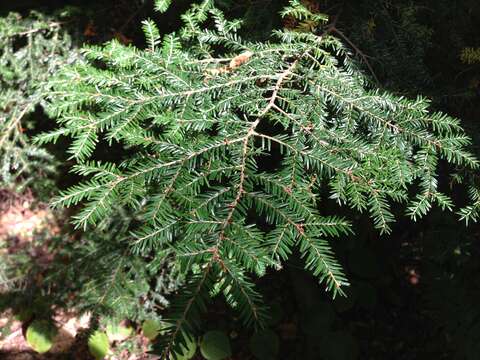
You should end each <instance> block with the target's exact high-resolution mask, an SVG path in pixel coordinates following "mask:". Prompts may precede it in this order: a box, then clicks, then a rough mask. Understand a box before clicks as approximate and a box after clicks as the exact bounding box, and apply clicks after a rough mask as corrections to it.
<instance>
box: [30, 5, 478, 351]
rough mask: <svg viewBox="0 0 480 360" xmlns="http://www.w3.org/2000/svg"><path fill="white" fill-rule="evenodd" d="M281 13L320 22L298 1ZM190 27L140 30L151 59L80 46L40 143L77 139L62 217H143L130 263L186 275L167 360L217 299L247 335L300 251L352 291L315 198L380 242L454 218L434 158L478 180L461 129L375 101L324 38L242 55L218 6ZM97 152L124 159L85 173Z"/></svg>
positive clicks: (407, 103)
mask: <svg viewBox="0 0 480 360" xmlns="http://www.w3.org/2000/svg"><path fill="white" fill-rule="evenodd" d="M164 3H168V2H165V1H163V2H162V1H159V2H158V4H160V5H158V4H157V7H159V9H160V10H162V11H165V10H166V7H164V6H163V5H162V4H164ZM283 15H285V16H287V15H288V16H294V15H299V16H301V18H302V19H303V20H305V19H308V18H312V19H313V18H314V19H315V20H316V21H318V20H319V19H320V18H319V17H318V15H313V14H310V13H309V12H308V10H306V9H305V8H303V7H302V6H301V5H299V3H298V2H293V3H292V7H291V8H289V9H287V10H286V11H284V13H283ZM183 19H184V21H185V26H184V28H183V30H182V31H181V33H180V34H170V35H166V36H164V37H163V38H161V37H160V35H159V32H158V30H157V28H156V26H155V24H154V23H153V22H151V21H146V22H145V23H144V30H145V33H146V37H147V44H148V46H147V49H145V50H139V49H136V48H134V47H131V46H124V45H121V44H120V43H118V42H116V41H112V42H110V43H109V44H108V45H106V46H104V47H96V46H94V47H87V48H85V49H84V50H83V53H84V55H85V57H86V59H87V60H88V61H87V62H86V63H80V64H77V65H73V66H68V67H66V68H64V69H62V71H61V74H60V75H59V76H58V77H57V78H56V79H55V80H54V81H53V85H54V91H53V92H50V94H49V98H50V103H51V107H52V111H53V112H55V113H56V115H57V116H58V123H59V125H60V127H59V128H58V129H57V130H55V131H53V132H51V133H48V134H45V135H43V136H41V137H40V138H39V141H40V142H46V141H56V140H57V139H58V138H59V137H60V136H62V135H66V136H69V137H71V138H72V140H73V141H72V143H71V146H70V148H69V150H68V151H69V153H70V154H71V156H72V158H73V159H75V160H76V161H77V165H76V166H75V167H74V169H73V171H74V172H76V173H77V174H79V175H82V176H85V177H87V178H88V179H87V180H85V181H84V182H82V183H80V184H79V185H76V186H73V187H72V188H70V189H68V190H67V191H65V192H62V193H61V194H60V195H59V196H58V198H57V199H56V200H55V204H56V205H64V206H72V205H76V204H78V203H83V207H82V210H81V211H80V212H79V213H78V214H77V215H76V216H75V223H76V224H77V226H79V227H82V228H87V227H88V226H89V225H95V224H97V223H98V222H99V221H100V220H101V219H104V218H106V217H109V216H111V214H112V212H113V211H114V209H115V208H116V207H118V206H124V207H127V208H130V209H131V210H132V211H133V212H134V213H135V214H136V216H137V217H138V219H139V221H137V223H138V225H135V226H132V227H131V233H130V236H129V238H128V240H127V241H128V242H129V243H130V245H131V252H130V253H131V255H132V256H137V257H141V258H143V259H146V260H145V261H147V262H148V261H152V262H153V263H155V261H157V262H158V258H157V257H162V258H164V257H165V256H166V254H169V255H170V256H173V257H174V258H175V261H176V262H177V264H178V266H179V268H180V269H182V271H183V272H184V274H186V276H187V283H186V285H185V288H184V289H182V290H181V291H180V292H179V296H178V297H179V298H178V299H176V300H175V301H174V302H173V303H172V311H171V314H170V318H169V320H170V329H169V330H170V332H169V335H168V336H163V337H162V339H161V341H162V344H163V347H162V349H163V354H164V356H165V357H167V354H169V353H172V352H173V351H174V349H175V344H178V343H181V342H182V339H185V338H187V337H188V333H190V332H192V331H194V329H195V326H196V323H197V319H198V314H199V313H200V312H201V311H204V310H205V308H206V303H207V302H208V300H209V298H210V295H211V291H213V289H216V291H217V292H218V293H220V294H223V295H224V296H225V298H226V301H227V302H228V303H229V304H230V305H231V306H232V307H233V308H234V309H237V310H238V312H239V314H240V315H241V317H242V318H243V319H244V321H245V323H246V324H260V325H261V324H262V322H263V321H264V319H265V309H264V307H263V305H262V300H261V296H260V295H259V294H258V293H257V291H256V290H255V287H254V284H253V281H252V279H251V277H250V276H251V275H256V276H261V275H263V274H264V273H265V271H266V269H267V268H269V267H273V268H280V267H281V266H282V263H283V262H284V261H286V260H287V259H288V257H289V255H290V254H291V253H292V251H293V250H294V249H295V248H297V249H299V252H300V253H301V255H302V257H303V258H304V260H305V267H306V269H308V270H309V271H310V272H312V273H313V274H314V275H315V276H317V277H318V279H319V281H320V282H321V283H323V284H324V285H325V287H326V289H328V290H329V291H331V292H332V294H333V295H335V294H337V293H342V289H343V287H344V286H346V285H347V284H348V282H347V279H346V277H345V275H344V273H343V271H342V267H341V266H340V264H339V263H338V262H337V260H336V259H335V256H334V254H333V252H332V250H331V247H330V245H329V238H333V237H341V236H344V235H346V234H349V233H350V232H351V230H350V225H349V222H348V221H347V220H345V219H343V218H340V217H338V216H335V215H332V216H325V215H321V214H320V211H319V208H321V207H322V201H323V200H322V199H321V198H320V196H319V194H320V190H321V189H325V188H328V191H329V192H330V198H331V199H334V200H335V201H337V202H338V204H339V205H342V206H348V207H350V208H352V209H355V210H358V211H361V212H362V211H365V212H368V213H369V214H370V216H371V218H372V219H373V222H374V224H375V227H376V228H378V229H379V230H380V231H381V232H382V233H388V232H389V231H390V224H391V223H392V222H393V221H394V217H393V215H392V213H391V211H390V206H391V203H392V202H397V203H407V204H408V214H409V215H410V216H411V217H412V218H413V219H416V218H418V217H420V216H422V215H424V214H425V213H426V212H427V211H428V210H429V209H430V207H431V206H432V205H434V204H437V205H439V206H440V207H442V208H447V209H450V208H451V207H452V202H451V200H450V199H449V197H448V196H446V195H445V194H443V193H441V192H440V191H439V190H438V186H437V185H438V184H437V175H438V163H439V161H440V160H441V159H443V160H446V161H447V162H449V163H451V164H453V165H456V166H459V167H469V168H476V167H477V166H478V164H477V161H476V160H475V159H474V157H473V156H472V155H471V154H470V153H469V152H467V151H466V150H465V147H466V146H467V145H468V144H469V143H470V139H469V138H468V137H467V136H466V135H465V133H464V132H463V130H462V128H461V127H460V125H459V122H458V121H457V120H456V119H453V118H451V117H449V116H447V115H445V114H441V113H431V112H429V109H428V107H429V102H428V101H427V100H425V99H423V98H417V99H414V100H410V99H406V98H400V97H396V96H393V95H391V94H388V93H385V92H381V91H377V90H370V89H369V85H368V82H367V80H366V79H365V78H364V76H363V75H362V74H361V73H360V72H359V71H358V70H357V68H356V67H355V66H354V63H353V62H352V60H351V58H350V54H349V53H348V52H347V51H346V50H345V48H344V47H343V46H342V44H341V43H340V42H339V41H338V40H337V39H336V38H334V37H332V36H330V35H327V34H323V35H322V34H320V35H316V34H310V33H304V32H293V31H287V30H283V31H276V32H274V33H273V34H272V38H271V40H270V41H269V42H265V43H251V42H248V41H246V40H244V39H242V38H241V37H240V36H239V35H238V33H237V31H238V29H239V28H240V26H241V22H239V21H227V20H225V19H224V17H223V15H222V13H221V12H219V11H218V10H217V9H216V8H214V7H213V5H212V2H211V1H204V2H203V3H202V4H200V5H194V6H193V7H192V8H191V10H190V11H189V12H188V13H187V14H185V15H184V16H183ZM207 20H208V23H210V20H213V24H214V25H213V27H212V28H209V27H207V26H206V25H204V22H205V21H207ZM98 64H103V66H102V67H98ZM100 142H105V143H106V144H113V143H120V144H122V146H123V147H124V149H126V150H128V151H126V152H125V153H124V156H123V158H122V159H118V162H116V163H113V162H94V161H90V160H89V159H90V158H91V156H92V154H93V152H94V150H95V148H96V147H97V145H98V144H99V143H100ZM265 158H266V159H268V161H269V162H271V163H272V164H273V165H274V167H273V168H272V169H270V170H268V171H267V170H262V168H261V167H260V165H259V163H260V161H263V162H264V160H262V159H265ZM413 191H414V192H415V195H414V196H413V197H412V196H411V194H412V192H413ZM259 219H264V220H265V221H266V224H265V223H263V222H262V221H259ZM147 259H149V260H147ZM152 259H153V260H152ZM129 271H130V272H131V271H133V270H132V269H130V270H129ZM115 274H116V272H115ZM177 349H178V348H177Z"/></svg>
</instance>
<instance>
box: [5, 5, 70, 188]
mask: <svg viewBox="0 0 480 360" xmlns="http://www.w3.org/2000/svg"><path fill="white" fill-rule="evenodd" d="M77 57H78V53H77V52H75V51H72V43H71V38H70V36H69V35H68V34H67V33H66V32H65V31H64V30H63V29H62V27H61V23H60V22H58V21H57V20H55V19H54V18H51V17H47V16H45V15H43V14H40V13H38V12H32V13H31V14H30V15H29V16H28V17H24V18H22V17H21V16H20V15H19V14H16V13H10V14H9V15H8V16H6V17H4V18H0V184H2V185H4V186H8V187H12V186H18V185H21V186H22V187H25V186H27V185H28V184H30V186H33V187H34V185H32V180H33V179H34V178H35V179H37V180H38V176H39V173H40V174H41V173H43V174H51V173H53V172H54V171H55V167H54V166H53V158H52V157H51V156H50V155H49V154H48V153H47V152H46V151H45V149H42V148H40V147H38V146H34V145H33V144H32V143H31V141H30V139H29V137H28V136H27V135H26V132H27V131H28V130H31V128H33V127H35V125H36V124H34V122H33V121H30V119H29V117H28V115H29V114H31V113H33V112H34V111H35V109H36V107H37V106H42V105H43V96H42V94H43V93H45V92H47V91H48V90H49V87H48V85H47V79H48V78H49V77H51V76H53V75H54V74H55V73H56V72H57V71H58V69H59V68H60V67H61V66H63V65H66V64H67V63H70V62H72V61H73V60H75V59H76V58H77ZM43 185H44V186H45V184H43Z"/></svg>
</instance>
